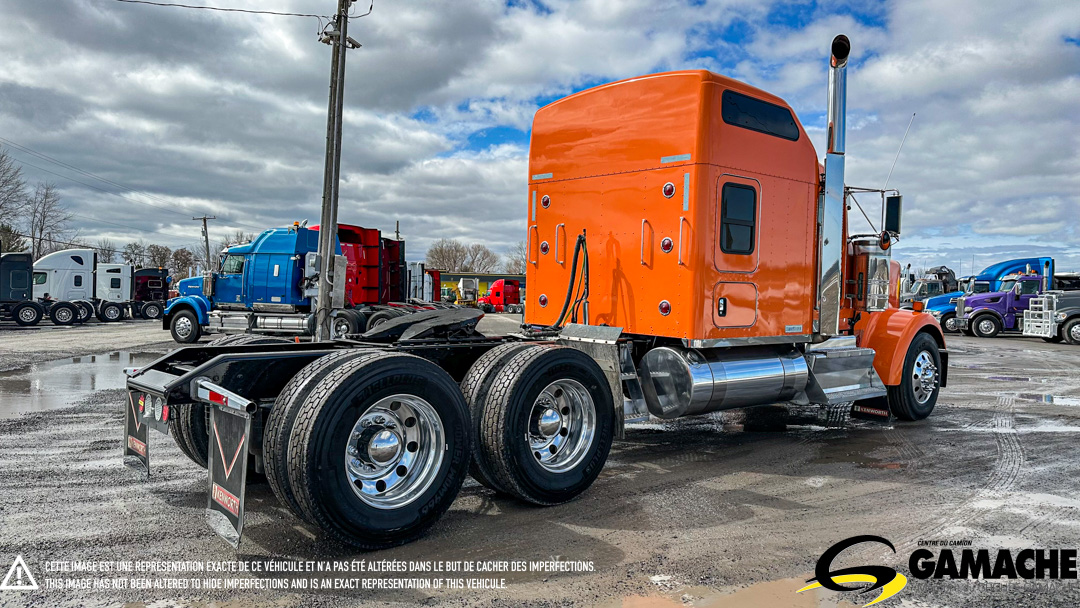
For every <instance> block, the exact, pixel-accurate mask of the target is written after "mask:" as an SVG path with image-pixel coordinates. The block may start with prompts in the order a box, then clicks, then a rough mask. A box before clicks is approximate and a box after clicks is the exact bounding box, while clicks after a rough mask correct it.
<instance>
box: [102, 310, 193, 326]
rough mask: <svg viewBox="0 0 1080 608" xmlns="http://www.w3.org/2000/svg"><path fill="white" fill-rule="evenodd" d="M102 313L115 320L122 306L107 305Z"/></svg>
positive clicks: (118, 316)
mask: <svg viewBox="0 0 1080 608" xmlns="http://www.w3.org/2000/svg"><path fill="white" fill-rule="evenodd" d="M101 314H102V315H104V316H105V318H106V319H108V320H110V321H115V320H117V319H119V318H120V307H119V306H106V307H105V310H103V311H102V312H101ZM181 320H183V319H181ZM190 324H191V323H190V322H189V323H188V325H190Z"/></svg>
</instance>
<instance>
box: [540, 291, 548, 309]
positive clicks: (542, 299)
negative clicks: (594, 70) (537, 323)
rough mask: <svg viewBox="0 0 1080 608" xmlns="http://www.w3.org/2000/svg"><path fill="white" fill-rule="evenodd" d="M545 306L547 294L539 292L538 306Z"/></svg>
mask: <svg viewBox="0 0 1080 608" xmlns="http://www.w3.org/2000/svg"><path fill="white" fill-rule="evenodd" d="M545 306H547V296H545V295H543V294H540V307H541V308H543V307H545Z"/></svg>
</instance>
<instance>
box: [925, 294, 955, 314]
mask: <svg viewBox="0 0 1080 608" xmlns="http://www.w3.org/2000/svg"><path fill="white" fill-rule="evenodd" d="M962 295H964V292H962V291H952V292H949V293H943V294H941V295H940V296H934V297H932V298H927V299H926V310H948V309H950V308H956V302H955V301H954V300H955V299H956V298H959V297H960V296H962Z"/></svg>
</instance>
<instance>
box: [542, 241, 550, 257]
mask: <svg viewBox="0 0 1080 608" xmlns="http://www.w3.org/2000/svg"><path fill="white" fill-rule="evenodd" d="M550 249H551V248H550V247H548V242H547V241H544V242H543V243H540V253H542V254H544V255H547V252H548V251H550Z"/></svg>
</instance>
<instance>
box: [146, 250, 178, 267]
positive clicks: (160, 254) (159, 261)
mask: <svg viewBox="0 0 1080 608" xmlns="http://www.w3.org/2000/svg"><path fill="white" fill-rule="evenodd" d="M172 253H173V252H172V249H169V248H168V247H166V246H165V245H157V244H153V245H147V247H146V258H147V262H149V266H150V267H151V268H168V266H169V262H171V261H172Z"/></svg>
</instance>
